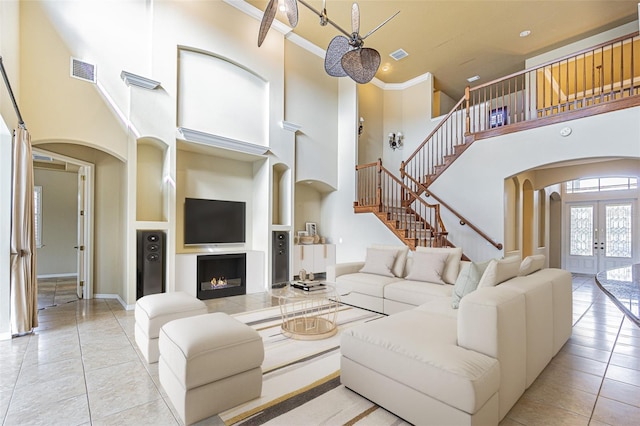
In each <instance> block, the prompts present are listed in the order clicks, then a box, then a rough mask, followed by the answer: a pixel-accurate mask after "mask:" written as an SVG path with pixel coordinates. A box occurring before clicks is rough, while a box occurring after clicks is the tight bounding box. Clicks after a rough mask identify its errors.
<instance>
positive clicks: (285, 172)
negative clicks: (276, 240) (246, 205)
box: [271, 163, 292, 225]
mask: <svg viewBox="0 0 640 426" xmlns="http://www.w3.org/2000/svg"><path fill="white" fill-rule="evenodd" d="M272 177H273V184H272V190H273V197H272V206H271V208H272V215H271V221H272V223H273V224H274V225H291V195H292V194H291V169H290V168H289V167H288V166H287V165H286V164H284V163H277V164H274V165H273V173H272Z"/></svg>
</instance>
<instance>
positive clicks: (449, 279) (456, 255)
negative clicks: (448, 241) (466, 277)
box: [416, 247, 462, 284]
mask: <svg viewBox="0 0 640 426" xmlns="http://www.w3.org/2000/svg"><path fill="white" fill-rule="evenodd" d="M418 252H427V253H447V254H448V257H447V263H446V265H445V267H444V272H443V274H442V278H443V281H444V282H445V283H447V284H455V282H456V279H457V278H458V273H459V272H460V260H461V259H462V248H461V247H417V248H416V253H418Z"/></svg>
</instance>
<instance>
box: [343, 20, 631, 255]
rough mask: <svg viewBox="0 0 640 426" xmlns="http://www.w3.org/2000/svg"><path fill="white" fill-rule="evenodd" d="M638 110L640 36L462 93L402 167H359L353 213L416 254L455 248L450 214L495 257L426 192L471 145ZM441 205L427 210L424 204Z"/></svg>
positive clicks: (463, 221)
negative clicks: (370, 216) (447, 221)
mask: <svg viewBox="0 0 640 426" xmlns="http://www.w3.org/2000/svg"><path fill="white" fill-rule="evenodd" d="M639 105H640V36H639V35H638V33H637V32H636V33H634V34H631V35H628V36H624V37H620V38H618V39H615V40H612V41H609V42H606V43H603V44H600V45H598V46H595V47H593V48H589V49H585V50H583V51H580V52H578V53H575V54H572V55H569V56H566V57H564V58H561V59H559V60H555V61H552V62H548V63H545V64H542V65H539V66H537V67H534V68H531V69H528V70H525V71H522V72H518V73H515V74H511V75H509V76H507V77H504V78H502V79H499V80H495V81H492V82H490V83H486V84H483V85H480V86H477V87H474V88H469V87H467V89H466V90H465V95H464V97H463V98H462V99H460V101H458V103H457V104H456V105H455V106H454V107H453V109H452V110H451V112H449V114H447V115H446V116H445V117H444V119H443V120H442V121H441V122H440V123H439V124H438V125H437V126H436V127H435V128H434V129H433V131H432V132H431V133H430V134H429V135H428V136H427V138H426V139H425V140H424V142H422V144H421V145H420V146H419V147H418V149H417V150H416V151H415V152H414V153H413V154H411V155H410V156H409V157H408V158H407V159H406V160H405V161H403V162H402V165H401V167H400V179H398V178H396V177H395V176H393V175H392V174H391V173H389V172H388V171H387V170H386V169H385V168H384V167H383V166H382V162H381V160H379V161H378V162H377V163H371V164H366V165H362V166H356V174H357V176H356V178H357V194H356V197H357V201H356V202H355V203H354V210H355V212H356V213H362V212H373V213H375V214H376V216H378V218H380V220H382V221H383V222H384V223H385V225H386V226H387V227H388V228H389V229H391V231H392V232H394V234H396V235H397V236H398V238H400V239H401V240H402V241H403V242H404V243H405V244H406V245H408V246H409V247H410V248H411V249H412V250H414V249H415V247H417V246H430V247H444V246H453V244H452V243H451V242H450V241H449V240H448V239H447V235H448V234H447V231H446V228H445V226H444V224H443V222H442V219H441V217H440V206H442V207H444V208H446V209H447V210H449V211H450V212H451V213H453V214H454V215H455V216H457V217H458V219H459V220H460V224H461V225H467V226H469V227H470V228H471V229H473V230H474V231H475V232H476V233H478V235H480V236H481V237H482V238H484V239H485V240H486V241H487V242H489V243H490V244H491V245H493V246H494V247H496V248H497V249H499V250H501V249H502V244H501V243H499V242H496V241H493V240H492V239H491V238H490V237H489V236H487V235H486V234H485V233H484V232H483V231H482V230H481V229H479V228H478V227H476V226H475V225H473V223H471V222H470V221H469V220H467V219H466V218H464V217H462V216H461V215H460V214H459V213H458V212H456V211H455V210H454V209H453V208H452V207H451V206H449V205H447V204H446V202H445V201H444V200H443V199H442V198H443V197H438V196H437V195H436V194H434V193H433V192H432V191H430V190H429V187H430V185H431V184H432V183H433V182H434V181H435V180H436V179H437V178H438V177H439V176H441V175H442V174H443V173H444V172H445V171H446V170H447V168H448V167H449V166H450V165H451V164H453V162H454V161H455V160H456V159H457V158H458V157H460V156H461V155H463V153H464V152H465V150H467V149H468V148H469V146H471V144H472V143H473V142H475V141H476V140H480V139H486V138H490V137H495V136H498V135H504V134H509V133H514V132H518V131H523V130H529V129H532V128H536V127H541V126H546V125H550V124H555V123H559V122H563V121H569V120H574V119H577V118H582V117H587V116H592V115H596V114H602V113H606V112H610V111H615V110H619V109H624V108H630V107H635V106H639ZM426 197H429V198H430V200H435V201H437V202H438V203H439V204H429V203H427V202H426V201H425V198H426Z"/></svg>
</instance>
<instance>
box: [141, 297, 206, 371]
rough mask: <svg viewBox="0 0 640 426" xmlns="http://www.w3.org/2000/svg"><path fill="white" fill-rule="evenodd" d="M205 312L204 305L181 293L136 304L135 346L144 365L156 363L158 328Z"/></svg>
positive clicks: (148, 299) (144, 299)
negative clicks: (145, 361) (144, 360)
mask: <svg viewBox="0 0 640 426" xmlns="http://www.w3.org/2000/svg"><path fill="white" fill-rule="evenodd" d="M207 312H208V309H207V305H206V304H205V303H204V302H203V301H202V300H199V299H197V298H195V297H193V296H190V295H188V294H187V293H185V292H183V291H177V292H173V293H158V294H150V295H148V296H144V297H141V298H140V299H138V301H137V302H136V309H135V319H136V326H135V336H136V344H137V345H138V348H140V352H142V355H143V356H144V358H145V359H146V360H147V363H149V364H153V363H154V362H158V355H159V353H158V336H159V335H160V327H162V326H163V325H165V324H166V323H167V322H169V321H172V320H175V319H179V318H185V317H191V316H193V315H202V314H206V313H207Z"/></svg>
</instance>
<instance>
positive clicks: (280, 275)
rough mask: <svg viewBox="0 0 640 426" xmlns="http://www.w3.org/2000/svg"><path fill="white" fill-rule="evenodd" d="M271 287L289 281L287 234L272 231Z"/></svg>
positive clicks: (285, 232)
mask: <svg viewBox="0 0 640 426" xmlns="http://www.w3.org/2000/svg"><path fill="white" fill-rule="evenodd" d="M271 259H272V260H271V285H272V286H274V287H277V286H278V285H282V284H284V283H287V282H288V281H289V232H288V231H273V239H272V247H271Z"/></svg>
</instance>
